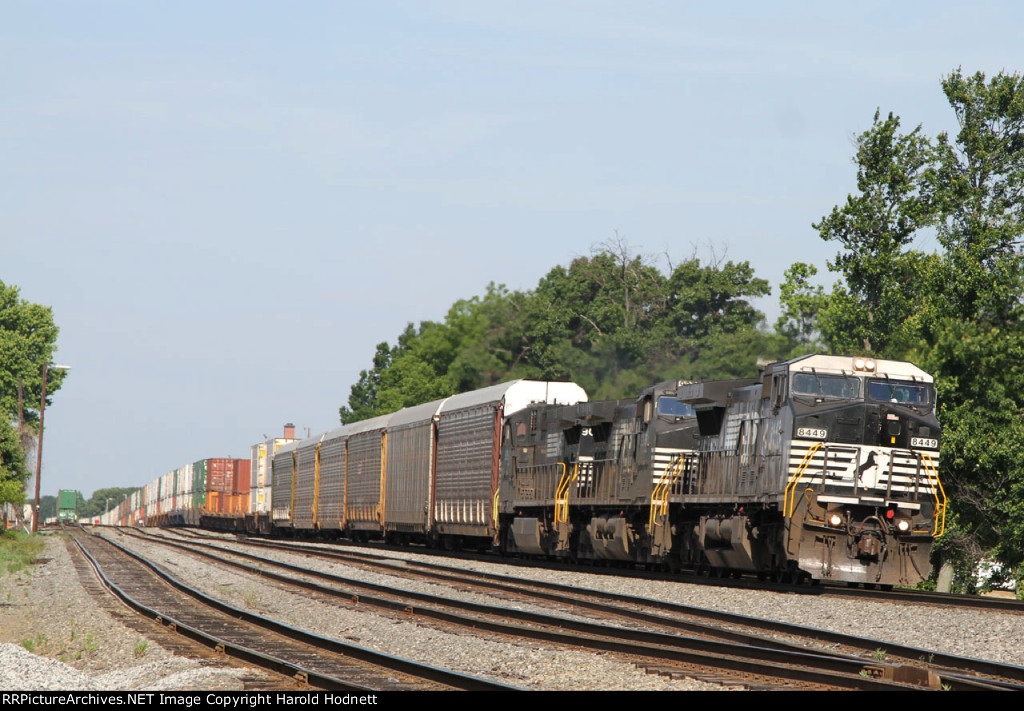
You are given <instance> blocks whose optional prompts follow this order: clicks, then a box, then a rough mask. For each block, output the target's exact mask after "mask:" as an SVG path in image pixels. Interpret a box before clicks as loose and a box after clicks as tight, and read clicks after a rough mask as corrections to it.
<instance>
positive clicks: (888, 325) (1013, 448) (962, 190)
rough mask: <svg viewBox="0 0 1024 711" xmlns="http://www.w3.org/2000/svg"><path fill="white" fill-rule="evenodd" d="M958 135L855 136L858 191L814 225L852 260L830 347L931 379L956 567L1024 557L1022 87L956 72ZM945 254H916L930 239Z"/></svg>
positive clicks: (884, 132)
mask: <svg viewBox="0 0 1024 711" xmlns="http://www.w3.org/2000/svg"><path fill="white" fill-rule="evenodd" d="M942 89H943V92H944V93H945V95H946V98H947V100H948V101H949V104H950V106H951V108H952V109H953V113H954V114H955V116H956V120H957V122H958V124H959V131H958V132H957V134H956V135H955V136H950V135H948V134H946V133H940V134H939V135H938V136H937V137H936V139H935V140H934V141H930V140H928V139H927V138H926V137H925V136H923V135H922V133H921V130H920V127H918V128H917V129H915V130H914V131H912V132H911V133H909V134H901V133H900V132H899V119H898V118H896V117H894V116H892V115H891V114H890V115H889V117H888V119H886V120H884V121H882V120H881V119H880V115H879V114H878V113H876V114H875V120H874V124H873V125H872V127H871V128H870V129H869V130H868V131H866V132H865V133H864V134H862V135H861V136H860V138H859V139H858V150H857V165H858V189H859V191H860V192H859V194H858V195H856V196H850V197H849V198H848V199H847V201H846V204H845V205H843V206H837V207H836V208H835V209H834V210H833V211H832V213H831V214H830V215H828V216H827V217H825V218H824V219H823V220H822V221H821V222H820V223H818V224H817V225H816V227H817V228H818V230H819V231H820V233H821V236H822V237H823V238H824V239H826V240H832V241H837V242H839V243H840V244H841V245H842V247H843V249H844V251H843V252H841V253H840V254H839V255H838V256H837V258H836V259H835V260H834V261H833V262H830V264H829V266H830V268H831V269H833V270H835V271H838V272H840V274H841V275H842V277H843V279H844V281H843V283H841V284H839V285H837V287H836V289H835V290H834V291H833V292H832V294H830V295H829V297H828V301H827V304H826V305H825V307H824V308H823V309H821V310H820V311H819V327H820V330H821V332H822V335H823V337H824V339H825V341H826V342H827V343H828V345H829V346H830V347H831V348H832V349H833V350H840V351H841V350H847V349H851V348H852V349H859V350H862V351H863V352H865V353H875V354H879V355H884V356H891V357H906V358H908V359H909V360H913V361H915V362H917V363H918V364H919V365H921V366H922V367H924V368H925V369H927V370H928V371H929V372H931V373H932V374H933V375H934V376H935V378H936V390H937V393H938V405H937V414H938V416H939V421H940V422H942V423H943V442H942V453H941V455H942V457H941V462H942V471H941V474H942V477H943V479H944V481H945V486H946V491H947V494H949V495H950V499H951V506H952V508H953V514H954V515H953V516H951V517H950V521H951V525H950V527H949V533H948V535H947V536H946V537H945V539H946V540H945V541H944V543H943V545H944V547H945V550H946V553H947V554H951V555H953V556H954V557H959V558H960V559H961V560H969V559H976V558H977V557H978V556H980V555H982V554H983V553H986V552H994V553H995V554H996V555H997V556H998V557H999V558H1000V559H1001V560H1002V561H1003V562H1004V563H1006V564H1008V566H1010V567H1013V566H1015V565H1017V564H1018V563H1019V562H1020V561H1021V559H1022V556H1024V505H1022V504H1021V503H1020V502H1021V501H1024V498H1022V497H1024V462H1021V461H1020V456H1019V455H1020V452H1021V451H1022V449H1024V325H1022V324H1024V319H1022V316H1024V313H1022V296H1024V259H1022V256H1021V253H1020V244H1021V241H1020V240H1021V234H1022V233H1024V80H1022V79H1021V77H1020V75H1018V74H1012V75H1009V74H1005V73H1000V74H998V75H996V76H995V77H993V78H992V79H991V80H986V77H985V75H984V74H982V73H980V72H979V73H976V74H974V75H972V76H965V75H963V74H962V72H961V71H960V70H957V71H955V72H953V73H951V74H950V75H949V76H948V77H946V78H945V79H944V80H943V81H942ZM930 230H934V237H935V239H936V241H937V243H938V245H939V247H940V250H938V251H937V252H936V253H933V254H924V253H922V252H920V251H916V250H914V249H912V245H913V243H914V241H915V240H916V239H918V238H921V237H930V236H931V235H932V232H931V231H930Z"/></svg>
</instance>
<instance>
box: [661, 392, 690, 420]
mask: <svg viewBox="0 0 1024 711" xmlns="http://www.w3.org/2000/svg"><path fill="white" fill-rule="evenodd" d="M658 414H659V415H668V416H669V417H693V406H692V405H688V404H687V403H685V402H679V401H678V400H676V399H675V398H674V397H672V396H671V395H662V396H661V397H659V398H658Z"/></svg>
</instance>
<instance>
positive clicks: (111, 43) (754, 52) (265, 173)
mask: <svg viewBox="0 0 1024 711" xmlns="http://www.w3.org/2000/svg"><path fill="white" fill-rule="evenodd" d="M0 17H2V18H3V21H2V22H0V66H3V67H4V70H3V71H0V281H3V282H4V283H6V284H8V285H12V284H13V285H16V286H18V287H20V289H21V296H22V297H23V298H24V299H27V300H28V301H32V302H35V303H41V304H45V305H48V306H52V308H53V312H54V317H55V320H56V322H57V325H58V326H59V327H60V329H61V332H60V337H59V340H58V351H57V354H56V356H55V359H54V360H55V362H57V363H61V364H67V365H70V366H71V368H72V370H71V372H70V373H69V374H68V377H67V378H66V380H65V384H64V387H63V388H62V389H61V390H60V391H59V392H57V393H56V394H55V395H54V398H53V400H52V404H51V405H50V406H49V407H48V408H47V410H46V435H45V440H44V459H43V469H42V493H43V494H44V495H47V494H50V495H56V493H57V491H58V489H62V488H76V489H79V490H80V491H82V492H83V493H84V494H85V495H86V496H89V495H90V494H91V493H92V492H93V491H94V490H95V489H98V488H103V487H110V486H125V487H127V486H141V485H143V484H145V483H147V482H148V481H151V480H153V479H155V478H156V477H158V476H160V475H161V474H163V473H165V472H167V471H170V470H172V469H174V468H176V467H179V466H182V465H184V464H187V463H189V462H193V461H196V460H198V459H202V458H206V457H228V456H233V457H248V456H249V447H250V445H252V444H253V443H255V442H258V441H261V440H263V439H264V438H265V437H266V436H280V433H281V432H282V426H283V425H284V423H286V422H293V423H294V424H295V425H296V426H297V428H298V431H299V433H301V434H305V432H306V431H307V428H308V430H309V431H310V432H312V433H318V432H323V431H326V430H328V429H331V428H333V427H336V426H337V425H338V408H339V407H340V406H341V405H343V404H345V403H346V401H347V398H348V394H349V388H350V386H351V385H352V383H354V382H355V381H356V380H357V379H358V377H359V372H360V370H363V369H366V368H368V367H370V366H371V365H372V356H373V353H374V348H375V345H376V344H377V343H380V342H381V341H388V342H390V343H394V341H395V339H396V337H397V336H398V334H399V333H400V332H401V331H402V330H403V329H404V328H405V326H406V324H407V323H410V322H412V323H418V322H419V321H423V320H443V318H444V316H445V313H446V312H447V310H448V308H449V307H450V306H451V304H452V303H453V302H455V301H456V300H458V299H462V298H470V297H472V296H475V295H480V294H483V293H484V292H485V290H486V287H487V284H488V283H489V282H495V283H498V284H505V285H506V286H508V288H510V289H531V288H533V287H534V286H536V284H537V281H538V280H539V279H540V278H541V277H542V276H544V274H546V273H547V272H548V271H549V270H550V269H552V268H553V267H555V266H556V265H559V264H562V265H567V264H568V263H569V262H571V261H572V259H574V258H575V257H578V256H585V255H589V254H591V253H592V250H593V249H595V247H596V246H598V245H601V244H602V243H607V242H609V241H610V240H613V239H622V240H624V241H625V242H626V243H628V244H629V245H630V246H631V248H632V249H633V250H634V251H635V252H636V253H638V254H646V255H649V256H650V258H652V259H661V260H662V262H661V264H662V267H663V268H665V267H666V264H667V261H666V259H667V258H670V259H671V260H672V261H673V262H674V263H678V262H679V261H681V260H682V259H685V258H688V257H690V256H692V255H695V254H696V255H697V256H698V257H700V258H701V259H702V260H705V261H706V260H708V259H712V258H726V259H731V260H734V261H749V262H750V263H751V265H752V266H753V267H754V269H755V272H756V275H757V276H758V277H761V278H764V279H767V280H769V282H770V283H771V284H772V295H771V296H770V297H767V298H765V299H762V300H760V301H759V302H757V306H758V308H760V309H761V310H762V311H763V312H764V313H765V314H766V316H767V317H768V321H769V323H771V322H773V321H774V319H775V318H776V317H777V315H778V312H779V307H778V293H779V290H778V285H779V284H780V283H781V282H782V280H783V278H784V277H783V275H784V272H785V270H786V269H787V268H788V267H789V265H790V264H792V263H793V262H795V261H804V262H809V263H811V264H814V265H816V266H817V267H818V268H819V270H820V271H821V272H822V273H823V277H822V278H823V282H822V283H825V284H829V283H831V281H832V279H833V277H832V276H830V275H828V274H827V266H826V262H827V260H828V259H830V258H831V257H833V256H834V255H835V254H836V252H837V247H836V246H835V245H831V244H827V243H825V242H823V241H822V240H821V238H820V237H819V236H818V234H817V232H816V231H815V230H814V229H813V228H812V226H811V225H812V223H814V222H816V221H818V220H819V219H821V217H822V216H824V215H826V214H827V213H828V212H830V211H831V209H832V207H833V206H835V205H836V204H840V203H842V202H843V201H844V200H845V198H846V196H847V194H848V193H850V192H851V191H853V190H855V187H856V184H855V178H856V170H855V166H854V165H853V163H852V160H851V157H852V155H853V151H854V141H855V137H856V135H857V134H859V133H861V132H863V131H864V130H866V129H867V128H868V127H869V126H870V125H871V121H872V117H873V116H874V113H875V111H876V110H879V109H880V110H881V111H882V115H883V117H884V116H885V115H886V114H887V113H888V112H890V111H891V112H893V113H895V114H897V115H898V116H900V117H901V119H902V121H903V126H904V128H905V129H907V130H910V129H911V128H913V127H914V126H916V125H918V124H921V125H922V127H923V130H924V131H925V132H926V133H927V134H928V135H933V136H934V135H935V134H936V133H938V132H939V131H949V132H955V131H956V122H955V117H954V116H953V114H952V111H951V110H950V108H949V106H948V103H947V102H946V100H945V97H944V96H943V94H942V91H941V86H940V82H941V80H942V78H943V77H944V76H946V75H948V74H949V73H950V72H951V71H953V70H955V69H956V68H957V67H962V70H963V71H964V72H965V73H971V74H972V73H974V72H976V71H982V72H985V73H986V75H988V76H991V75H993V74H996V73H998V72H999V71H1007V72H1019V71H1021V70H1022V69H1024V5H1020V4H1018V3H1015V2H977V3H970V4H968V3H963V2H927V3H924V2H920V3H918V2H899V3H897V2H892V3H890V2H860V3H820V2H807V3H802V2H789V3H764V2H730V3H706V2H685V1H683V0H666V1H664V2H658V1H652V2H636V1H634V2H629V3H625V2H602V1H600V0H587V1H585V2H582V1H581V2H575V1H557V0H556V1H551V0H548V1H547V2H533V1H529V0H523V1H517V2H511V3H495V2H456V1H442V0H434V1H432V0H418V1H414V2H413V1H410V2H402V1H398V0H378V1H375V2H354V1H351V0H344V1H343V0H337V1H333V2H312V1H308V2H289V3H285V2H256V1H246V2H222V1H217V0H204V2H201V3H199V2H190V1H186V0H179V1H176V2H173V3H169V2H144V3H140V2H127V1H126V2H104V1H101V0H90V1H89V2H80V1H74V2H61V1H59V0H52V1H48V2H44V3H40V2H35V1H26V2H14V1H10V0H0ZM914 246H915V247H917V248H919V249H924V250H932V249H935V247H936V245H935V244H933V243H932V244H929V238H927V237H925V238H923V240H922V243H919V244H916V245H914ZM30 486H31V484H30Z"/></svg>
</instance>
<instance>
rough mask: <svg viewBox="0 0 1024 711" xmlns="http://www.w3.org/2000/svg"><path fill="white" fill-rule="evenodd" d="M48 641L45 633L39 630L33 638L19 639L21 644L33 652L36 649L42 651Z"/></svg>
mask: <svg viewBox="0 0 1024 711" xmlns="http://www.w3.org/2000/svg"><path fill="white" fill-rule="evenodd" d="M48 641H49V640H48V639H47V638H46V635H45V634H43V633H42V632H40V633H39V634H37V635H36V636H35V637H34V638H31V639H23V640H21V646H22V647H24V648H25V649H27V650H28V651H30V652H32V653H33V654H35V652H36V650H39V651H42V649H43V647H45V646H46V643H47V642H48Z"/></svg>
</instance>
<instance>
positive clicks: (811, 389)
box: [791, 373, 860, 400]
mask: <svg viewBox="0 0 1024 711" xmlns="http://www.w3.org/2000/svg"><path fill="white" fill-rule="evenodd" d="M791 387H792V392H793V394H794V395H810V396H811V397H816V398H822V399H826V398H827V399H837V400H855V399H856V398H858V397H860V381H859V380H858V379H857V378H854V377H850V376H846V375H819V374H817V373H794V374H793V382H792V386H791Z"/></svg>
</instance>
